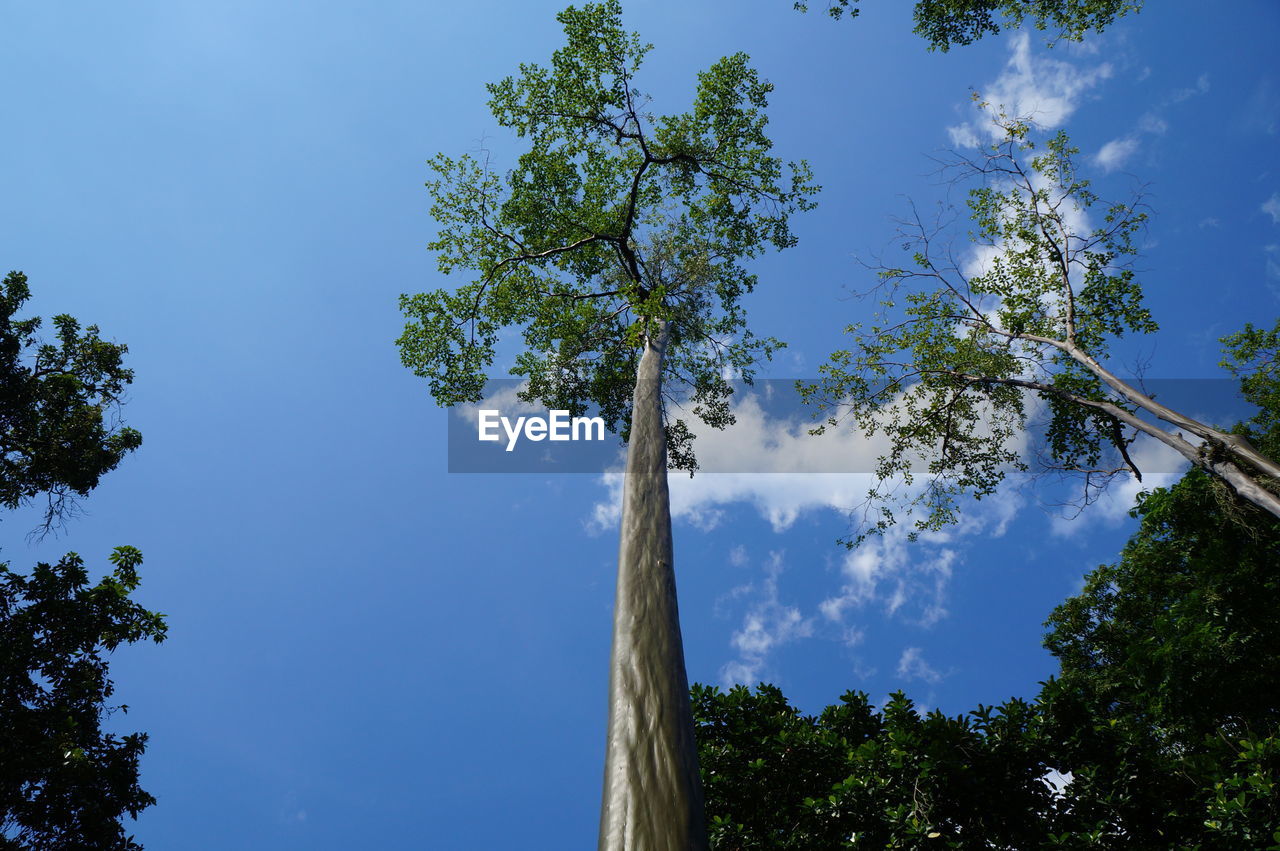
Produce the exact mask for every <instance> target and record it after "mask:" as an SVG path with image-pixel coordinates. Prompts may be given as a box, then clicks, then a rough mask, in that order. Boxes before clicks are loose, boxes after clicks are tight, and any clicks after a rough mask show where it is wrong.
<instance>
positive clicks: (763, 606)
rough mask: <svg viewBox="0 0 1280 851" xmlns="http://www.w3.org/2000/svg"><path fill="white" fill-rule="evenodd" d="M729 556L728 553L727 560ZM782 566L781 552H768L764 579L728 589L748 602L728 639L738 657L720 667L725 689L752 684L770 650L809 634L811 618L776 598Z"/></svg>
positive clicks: (755, 681)
mask: <svg viewBox="0 0 1280 851" xmlns="http://www.w3.org/2000/svg"><path fill="white" fill-rule="evenodd" d="M733 558H734V556H733V555H732V554H731V556H730V559H731V560H732V559H733ZM783 567H784V563H783V556H782V553H780V552H771V553H769V557H768V560H767V562H766V563H765V569H764V579H763V580H762V581H761V582H760V583H759V584H756V583H752V584H749V585H744V586H740V587H738V588H735V589H734V590H733V591H731V592H730V595H731V596H733V597H738V598H741V597H747V598H748V599H750V600H751V602H750V604H749V606H748V608H747V612H746V614H745V615H743V618H742V626H741V627H740V628H739V629H738V630H737V631H735V632H734V633H733V638H732V639H730V642H729V643H730V645H731V646H732V647H733V649H734V650H736V651H737V653H738V656H737V658H736V659H733V660H731V661H729V662H727V663H726V664H725V665H724V667H723V668H721V670H720V678H721V680H722V681H723V684H724V685H725V687H726V688H727V687H729V686H732V685H735V684H739V683H740V684H742V685H755V684H756V683H758V682H759V681H760V675H761V673H762V672H763V671H764V669H765V667H766V665H767V663H768V660H769V655H770V653H772V651H773V650H775V649H776V648H778V647H780V646H782V645H783V644H787V643H789V642H792V641H796V640H798V639H801V638H808V637H809V636H811V635H812V634H813V619H812V618H805V617H803V616H802V615H801V614H800V610H799V609H798V608H796V607H795V606H788V605H784V604H783V603H782V602H781V601H780V600H779V598H778V576H779V575H780V574H781V573H782V570H783Z"/></svg>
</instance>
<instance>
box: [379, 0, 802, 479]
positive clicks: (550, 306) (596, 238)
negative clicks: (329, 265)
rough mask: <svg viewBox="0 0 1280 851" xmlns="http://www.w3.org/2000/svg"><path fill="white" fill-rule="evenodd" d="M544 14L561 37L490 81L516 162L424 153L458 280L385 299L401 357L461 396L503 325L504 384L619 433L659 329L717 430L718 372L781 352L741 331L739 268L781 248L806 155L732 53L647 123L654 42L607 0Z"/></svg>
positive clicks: (742, 279) (762, 87) (751, 281)
mask: <svg viewBox="0 0 1280 851" xmlns="http://www.w3.org/2000/svg"><path fill="white" fill-rule="evenodd" d="M558 19H559V21H560V22H561V23H562V24H563V25H564V28H565V34H566V38H567V43H566V45H565V46H564V47H562V48H561V49H559V50H557V51H556V52H555V53H554V55H553V57H552V61H551V67H550V68H547V67H543V66H540V65H534V64H524V65H521V67H520V74H519V76H515V77H508V78H506V79H504V80H502V81H500V82H498V83H493V84H490V85H489V86H488V91H489V94H490V101H489V106H490V109H491V110H492V112H493V115H494V118H495V119H496V120H497V122H498V124H499V125H500V126H501V127H504V128H508V129H510V130H513V131H515V133H516V134H517V136H518V137H520V138H523V139H526V140H527V144H528V149H527V150H526V151H525V152H524V153H523V154H521V155H520V156H519V158H518V160H517V161H516V164H515V166H514V167H513V168H511V169H510V170H509V171H507V172H506V173H505V174H502V173H499V172H498V171H496V170H495V169H494V166H493V164H492V162H491V160H490V156H489V155H488V154H483V155H481V156H478V157H477V156H471V155H464V156H462V157H458V158H452V157H448V156H445V155H443V154H441V155H439V156H437V157H435V158H434V159H433V160H432V161H431V168H432V169H433V171H434V172H435V173H436V177H435V179H433V180H432V181H431V182H430V183H428V184H427V185H428V188H429V189H430V191H431V195H432V198H433V200H434V204H433V206H432V208H431V212H432V216H433V217H434V218H435V220H436V222H437V223H438V224H439V231H438V235H437V237H436V239H435V241H433V242H432V243H431V246H430V247H431V248H432V250H434V251H435V252H436V254H437V257H438V260H439V266H440V269H441V271H443V272H451V271H454V270H455V269H466V270H468V271H470V272H471V273H472V274H473V276H474V277H473V279H472V281H471V282H470V283H467V284H464V285H462V286H460V287H458V288H456V289H440V290H436V291H434V292H429V293H422V294H418V295H406V296H403V297H402V298H401V302H400V303H401V308H402V309H403V311H404V312H405V314H406V316H407V318H408V320H409V321H408V323H407V325H406V327H405V331H404V334H403V335H402V336H401V337H400V340H399V345H400V350H401V355H402V358H403V360H404V363H405V364H406V366H409V367H410V368H411V369H413V370H414V372H415V373H416V374H418V375H420V376H422V377H424V378H426V379H427V380H428V381H429V383H430V389H431V393H432V395H433V396H434V397H435V398H436V400H437V401H438V402H440V403H441V404H444V405H453V404H457V403H460V402H471V401H476V400H478V399H479V398H480V397H481V394H482V391H483V388H484V385H485V382H486V369H487V368H489V367H491V366H492V364H493V363H494V359H495V352H496V347H497V345H498V341H499V333H500V332H501V331H502V329H504V328H517V329H519V332H520V334H521V335H522V337H523V344H524V345H523V347H522V350H521V351H520V353H519V355H518V356H517V358H516V365H515V367H514V368H513V369H512V374H513V375H516V376H519V377H522V378H524V379H527V386H526V389H525V393H524V395H525V398H526V399H528V400H537V401H540V402H542V403H544V404H546V405H547V407H549V408H556V409H564V410H569V411H571V412H573V413H574V414H575V415H577V414H580V413H583V412H585V411H586V410H587V409H588V408H589V407H594V408H595V409H597V410H598V411H599V412H600V414H601V415H602V416H603V417H604V418H605V420H606V422H607V423H608V424H609V426H610V428H615V429H619V430H621V431H622V432H623V433H624V434H625V433H626V428H627V423H628V422H629V416H630V413H629V410H630V404H631V393H632V390H633V388H634V385H635V375H636V367H637V364H638V360H639V356H640V353H641V351H642V349H643V346H644V341H645V339H646V336H647V335H648V334H649V333H650V332H651V331H652V330H653V328H654V327H655V326H654V323H655V322H663V323H669V325H670V340H669V342H668V345H667V348H666V356H665V358H664V363H663V377H664V379H667V383H670V382H678V383H683V384H686V385H687V386H689V387H691V388H692V389H693V395H694V400H695V404H696V405H697V406H698V407H699V409H700V414H701V415H702V416H703V417H704V418H705V419H706V420H707V421H708V422H710V423H712V424H723V423H725V422H727V420H728V417H729V413H728V404H727V401H726V400H727V397H728V395H729V393H730V392H731V388H730V385H729V383H728V381H727V380H726V379H725V374H726V372H731V373H736V374H738V375H740V376H742V377H744V378H747V379H749V378H750V377H751V375H752V368H753V365H754V364H755V363H757V362H758V361H759V360H760V359H761V358H767V357H768V356H769V355H770V354H771V352H772V351H773V350H774V349H775V348H776V347H777V346H778V345H779V344H778V343H777V341H775V340H772V339H761V338H757V337H756V336H754V335H753V334H752V333H751V332H750V331H749V330H748V329H747V327H746V318H745V313H744V311H743V307H742V303H741V300H742V297H743V296H744V295H746V294H747V293H749V292H750V291H751V290H752V288H753V287H754V286H755V283H756V279H755V276H754V275H752V274H750V273H749V272H747V270H746V269H745V268H744V267H743V265H742V261H743V260H745V259H748V258H751V257H754V256H756V255H758V254H759V253H760V252H761V251H763V250H764V249H765V248H766V247H768V246H773V247H776V248H786V247H787V246H790V245H792V244H793V243H794V242H795V237H794V235H793V234H792V232H791V229H790V227H789V224H788V221H789V217H790V215H791V214H792V213H793V212H796V211H799V210H805V209H809V208H810V207H812V206H813V202H812V201H811V197H812V195H813V194H814V193H815V192H816V191H817V187H816V186H815V185H814V184H813V183H812V179H811V176H810V173H809V169H808V167H807V166H806V165H805V164H804V163H803V162H797V163H790V164H785V163H784V162H783V161H782V160H781V159H779V158H778V157H776V156H774V155H773V154H772V153H771V147H772V143H771V142H770V140H769V138H768V136H767V135H766V127H767V124H768V118H767V116H766V114H765V109H766V107H767V104H768V94H769V92H770V91H771V90H772V86H771V85H770V84H769V83H768V82H766V81H765V80H763V79H761V78H760V75H759V74H758V73H757V72H756V71H755V70H754V69H753V68H752V67H751V66H750V64H749V62H748V58H747V56H746V55H745V54H742V53H738V54H734V55H732V56H727V57H724V58H723V59H720V60H719V61H717V62H716V63H714V64H713V65H712V66H711V67H710V68H709V69H708V70H706V71H703V72H701V73H699V75H698V86H697V92H696V94H695V97H694V102H693V107H692V109H690V110H688V111H685V112H679V113H670V114H657V113H654V112H651V111H650V106H649V98H648V97H647V96H646V95H644V94H643V93H642V92H641V90H640V89H638V88H637V87H636V77H637V73H638V71H639V70H640V67H641V65H642V63H643V61H644V58H645V56H646V55H647V54H648V52H649V50H650V49H651V45H648V44H644V43H642V42H641V41H640V39H639V37H638V36H636V35H635V34H633V33H628V32H626V31H625V30H624V29H623V27H622V22H621V7H620V6H619V4H618V3H617V2H616V0H609V2H605V3H599V4H587V5H584V6H583V7H582V8H580V9H578V8H574V7H570V8H569V9H566V10H565V11H564V12H562V13H560V15H559V16H558ZM682 425H683V424H680V426H682ZM680 426H676V424H675V423H671V424H669V435H668V436H669V438H673V440H672V443H673V444H674V445H673V451H672V452H671V457H672V460H673V461H674V462H675V463H676V464H678V465H684V466H691V464H692V459H691V457H690V456H689V455H688V453H687V452H682V451H680V449H681V447H687V445H688V444H687V441H682V440H680V439H678V438H680V436H681V435H682V434H685V432H684V431H683V429H682V428H681V427H680ZM670 427H675V428H674V430H672V429H671V428H670Z"/></svg>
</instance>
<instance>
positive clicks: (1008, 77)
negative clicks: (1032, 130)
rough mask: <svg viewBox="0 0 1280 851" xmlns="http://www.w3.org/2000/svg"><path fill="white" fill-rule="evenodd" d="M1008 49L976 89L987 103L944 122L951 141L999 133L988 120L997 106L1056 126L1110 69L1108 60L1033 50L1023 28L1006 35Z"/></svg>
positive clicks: (970, 142)
mask: <svg viewBox="0 0 1280 851" xmlns="http://www.w3.org/2000/svg"><path fill="white" fill-rule="evenodd" d="M1009 53H1010V55H1009V61H1008V62H1007V63H1006V64H1005V67H1004V70H1003V71H1001V73H1000V75H999V76H998V77H996V79H995V80H993V81H992V82H991V83H989V84H988V85H987V86H985V87H984V88H983V89H982V90H981V92H980V94H981V95H982V101H983V103H985V104H986V106H985V107H983V108H982V110H981V114H980V116H977V117H974V118H972V119H970V120H968V121H965V122H963V123H961V124H958V125H955V126H952V127H949V128H947V131H948V133H949V135H950V137H951V143H952V144H953V145H955V146H957V147H962V148H964V147H969V148H972V147H977V146H978V145H979V144H980V143H981V140H982V139H983V137H984V136H985V137H989V138H992V139H995V138H998V137H999V136H1002V135H1003V131H1002V130H1001V129H1000V128H999V127H998V126H997V125H996V124H995V123H994V122H993V121H992V119H993V118H994V117H995V115H997V114H998V113H1000V112H1003V113H1004V114H1006V115H1009V116H1011V117H1015V118H1020V119H1025V120H1027V121H1030V122H1032V123H1034V124H1035V125H1036V126H1038V127H1040V128H1042V129H1046V130H1049V129H1053V128H1055V127H1060V126H1062V125H1063V124H1064V123H1065V122H1066V120H1067V119H1068V118H1070V117H1071V114H1072V113H1073V112H1075V111H1076V108H1077V107H1078V106H1079V105H1080V103H1081V101H1082V100H1083V99H1084V97H1085V95H1086V94H1087V93H1088V92H1089V90H1090V89H1092V88H1094V87H1095V86H1097V85H1098V84H1099V83H1100V82H1102V81H1103V80H1105V79H1107V78H1108V77H1110V76H1111V74H1112V66H1111V64H1110V63H1107V62H1103V63H1099V64H1096V65H1091V66H1082V65H1076V64H1073V63H1071V62H1065V61H1063V60H1060V59H1054V58H1051V57H1049V56H1048V55H1046V54H1044V53H1043V52H1038V51H1036V50H1034V49H1033V48H1032V45H1031V37H1030V36H1029V35H1028V34H1027V33H1026V32H1019V33H1018V34H1017V35H1015V36H1014V37H1013V38H1012V39H1010V41H1009Z"/></svg>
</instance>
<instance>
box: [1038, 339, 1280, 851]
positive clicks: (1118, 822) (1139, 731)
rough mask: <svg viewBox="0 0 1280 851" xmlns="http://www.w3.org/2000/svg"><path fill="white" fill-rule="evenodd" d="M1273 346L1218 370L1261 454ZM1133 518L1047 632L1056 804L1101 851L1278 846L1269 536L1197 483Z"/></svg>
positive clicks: (1278, 627) (1278, 417)
mask: <svg viewBox="0 0 1280 851" xmlns="http://www.w3.org/2000/svg"><path fill="white" fill-rule="evenodd" d="M1277 332H1280V325H1278V326H1277V328H1276V330H1275V331H1271V332H1264V331H1259V330H1258V329H1255V328H1253V327H1252V326H1250V327H1248V328H1246V329H1245V331H1243V332H1241V333H1240V334H1236V335H1232V336H1231V337H1228V338H1227V340H1226V341H1227V343H1228V356H1227V359H1226V361H1225V362H1224V363H1225V365H1227V366H1228V367H1229V368H1231V369H1232V370H1233V371H1235V372H1236V373H1237V374H1238V375H1239V376H1240V378H1241V380H1242V385H1243V387H1244V390H1245V393H1246V395H1247V396H1248V397H1249V398H1250V400H1251V401H1253V402H1255V403H1256V404H1258V405H1259V407H1260V413H1259V414H1258V416H1257V417H1255V418H1254V419H1253V420H1252V421H1251V422H1249V423H1246V424H1242V425H1240V426H1238V427H1237V428H1236V430H1235V431H1236V433H1237V434H1240V435H1241V436H1244V437H1246V438H1248V439H1249V440H1250V441H1251V442H1252V443H1255V444H1256V445H1257V446H1258V447H1259V449H1260V450H1261V451H1264V452H1267V453H1268V454H1275V453H1277V452H1278V451H1280V395H1277V392H1276V391H1277V388H1280V374H1278V373H1277V369H1276V361H1275V342H1276V337H1277ZM1134 514H1135V516H1137V517H1138V518H1139V519H1140V520H1141V523H1140V526H1139V529H1138V531H1137V533H1135V534H1134V536H1133V537H1132V538H1131V539H1130V540H1129V542H1128V543H1127V544H1126V545H1125V548H1124V551H1123V552H1122V553H1121V556H1120V559H1119V561H1117V562H1116V563H1115V564H1112V565H1103V566H1101V567H1099V568H1098V569H1097V570H1095V571H1094V572H1093V573H1092V574H1090V576H1089V577H1088V580H1087V583H1086V585H1085V588H1084V590H1083V591H1082V592H1081V593H1080V594H1079V595H1077V596H1075V597H1073V598H1071V599H1070V600H1068V601H1067V602H1065V603H1064V604H1062V605H1061V606H1059V607H1058V608H1057V609H1055V610H1054V612H1053V615H1052V616H1051V617H1050V619H1049V621H1048V625H1049V626H1050V628H1051V629H1050V632H1049V634H1048V635H1047V637H1046V641H1045V645H1046V647H1048V648H1049V650H1050V651H1052V652H1053V653H1054V655H1055V656H1057V657H1058V659H1059V660H1060V662H1061V673H1060V675H1059V677H1058V678H1057V679H1056V680H1053V681H1050V682H1049V683H1047V684H1046V685H1045V688H1044V691H1043V693H1042V700H1043V701H1044V703H1045V707H1046V719H1047V725H1046V736H1047V737H1048V738H1049V739H1050V740H1051V741H1053V742H1054V743H1055V745H1054V747H1055V750H1056V753H1057V759H1058V761H1059V762H1060V763H1061V764H1062V765H1064V766H1069V767H1070V770H1071V771H1072V772H1073V774H1074V776H1075V778H1076V779H1075V780H1074V781H1073V782H1072V784H1071V785H1070V786H1069V787H1068V789H1067V795H1066V798H1065V801H1064V804H1065V805H1066V806H1068V807H1069V808H1070V809H1071V811H1072V812H1073V813H1074V814H1075V815H1076V817H1077V818H1080V819H1082V820H1084V821H1089V822H1092V825H1091V827H1092V829H1093V830H1094V831H1096V832H1097V833H1098V834H1099V835H1101V836H1105V837H1110V841H1111V842H1112V843H1113V845H1114V846H1115V847H1122V846H1123V845H1124V843H1125V842H1129V843H1137V844H1139V845H1144V846H1148V847H1190V846H1195V845H1196V844H1197V843H1199V844H1200V847H1205V848H1224V849H1226V848H1246V847H1256V848H1261V847H1266V846H1267V845H1269V844H1271V842H1273V841H1274V842H1277V843H1280V837H1276V838H1274V839H1273V838H1272V834H1273V833H1274V832H1275V831H1277V830H1280V806H1277V804H1276V803H1275V802H1276V800H1277V796H1276V795H1274V794H1273V792H1272V791H1271V790H1272V789H1273V784H1274V783H1275V782H1276V781H1277V779H1278V773H1280V772H1278V771H1277V769H1280V761H1278V760H1277V754H1278V753H1280V739H1278V738H1277V736H1280V697H1277V695H1280V578H1277V576H1276V575H1275V566H1276V565H1277V564H1280V523H1276V522H1275V520H1274V518H1272V517H1271V516H1270V515H1269V514H1268V513H1266V512H1263V511H1262V510H1260V509H1258V508H1257V507H1255V506H1253V505H1250V504H1247V503H1242V502H1241V501H1240V500H1239V499H1237V498H1236V497H1235V496H1234V495H1233V494H1232V493H1231V492H1230V490H1229V489H1228V488H1226V487H1225V486H1223V485H1222V483H1221V482H1219V481H1217V480H1216V479H1215V478H1214V477H1213V476H1211V475H1210V474H1208V473H1207V472H1206V471H1204V470H1203V469H1198V468H1197V469H1192V470H1191V471H1190V472H1189V473H1187V475H1185V476H1184V477H1183V478H1182V479H1181V480H1180V481H1179V482H1178V483H1177V484H1175V485H1173V486H1172V487H1170V488H1168V489H1158V490H1156V491H1155V492H1154V493H1152V494H1150V495H1149V496H1147V497H1146V498H1145V499H1144V500H1143V501H1142V502H1141V504H1140V505H1139V507H1138V508H1137V509H1136V510H1135V512H1134ZM1260 837H1265V838H1266V840H1267V841H1266V842H1261V841H1260ZM1130 847H1132V846H1130Z"/></svg>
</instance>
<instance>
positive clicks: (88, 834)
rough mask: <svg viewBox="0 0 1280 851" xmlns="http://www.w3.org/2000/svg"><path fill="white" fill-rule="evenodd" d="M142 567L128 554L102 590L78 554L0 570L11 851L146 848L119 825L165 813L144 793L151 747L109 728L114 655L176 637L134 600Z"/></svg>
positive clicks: (0, 739) (0, 777)
mask: <svg viewBox="0 0 1280 851" xmlns="http://www.w3.org/2000/svg"><path fill="white" fill-rule="evenodd" d="M141 561H142V554H141V553H139V552H138V551H137V550H136V549H134V548H133V547H117V548H116V550H115V552H113V553H112V554H111V563H112V564H113V565H114V570H113V571H112V573H111V574H110V575H108V576H106V577H104V578H103V579H102V580H101V581H99V582H98V583H96V584H94V585H90V584H89V574H88V571H87V570H86V569H85V566H84V561H83V560H82V559H81V558H80V557H79V556H77V555H76V554H75V553H71V554H69V555H67V556H66V557H64V558H63V559H62V560H61V561H59V562H58V563H57V564H53V565H49V564H38V565H36V567H35V569H34V570H32V571H31V573H30V575H28V576H23V575H21V574H19V573H15V572H13V571H11V570H9V568H8V566H4V565H0V848H15V849H17V848H39V849H44V848H59V849H62V848H66V849H73V848H74V849H91V848H92V849H136V848H141V846H140V845H138V844H137V843H135V842H133V841H132V840H131V839H130V838H128V837H127V836H126V834H125V831H124V828H123V826H122V825H121V823H120V818H121V816H122V815H123V814H124V813H126V812H127V813H129V814H130V815H132V816H135V817H136V816H137V815H138V813H139V812H140V811H142V810H143V809H144V808H146V807H148V806H150V805H151V804H153V803H155V798H153V797H152V796H151V795H150V794H148V793H147V792H145V791H143V790H142V788H141V787H140V786H139V785H138V759H139V757H140V756H141V755H142V751H143V748H144V746H145V743H146V740H147V737H146V735H145V734H143V733H132V734H129V735H125V736H117V735H115V734H112V733H109V732H105V731H104V730H103V728H102V725H103V722H104V721H105V720H106V719H107V718H109V717H110V715H111V714H112V712H113V711H114V710H113V709H112V708H110V707H109V705H108V701H109V700H110V698H111V696H112V693H113V690H114V689H113V686H112V683H111V680H110V679H109V678H108V676H107V674H108V667H107V659H106V655H107V654H109V653H110V652H111V651H113V650H115V649H116V647H118V646H119V645H120V644H127V643H132V642H135V641H141V640H143V639H151V640H152V641H156V642H159V641H162V640H163V639H164V637H165V623H164V619H163V618H162V617H161V616H160V615H158V614H156V613H154V612H149V611H147V610H146V609H144V608H143V607H142V606H140V605H138V604H137V603H135V602H133V601H132V600H130V599H129V594H130V593H132V592H133V591H134V590H135V589H136V588H137V587H138V570H137V568H138V565H139V564H140V563H141ZM120 709H121V710H127V707H123V706H122V707H120Z"/></svg>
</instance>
